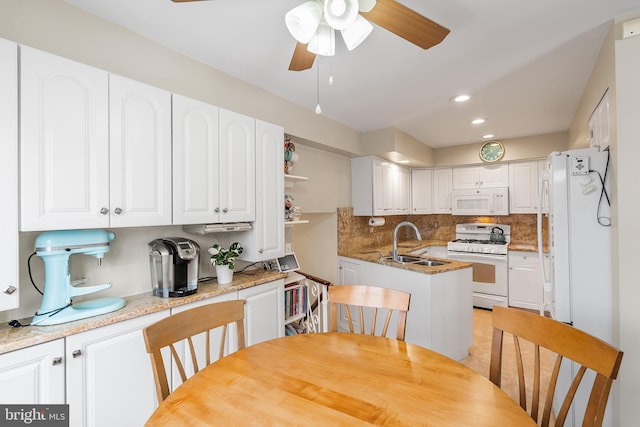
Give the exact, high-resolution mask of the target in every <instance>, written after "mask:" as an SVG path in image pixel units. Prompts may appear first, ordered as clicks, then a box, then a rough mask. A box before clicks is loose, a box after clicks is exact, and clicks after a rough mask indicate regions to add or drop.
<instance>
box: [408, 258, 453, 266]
mask: <svg viewBox="0 0 640 427" xmlns="http://www.w3.org/2000/svg"><path fill="white" fill-rule="evenodd" d="M410 264H413V265H424V266H427V267H437V266H438V265H445V264H449V263H448V262H447V261H435V260H432V259H424V260H421V261H415V262H412V263H410Z"/></svg>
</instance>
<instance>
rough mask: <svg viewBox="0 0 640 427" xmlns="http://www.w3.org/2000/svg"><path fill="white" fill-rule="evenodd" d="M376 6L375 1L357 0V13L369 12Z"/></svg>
mask: <svg viewBox="0 0 640 427" xmlns="http://www.w3.org/2000/svg"><path fill="white" fill-rule="evenodd" d="M375 5H376V0H358V11H360V12H364V13H367V12H371V9H373V8H374V7H375Z"/></svg>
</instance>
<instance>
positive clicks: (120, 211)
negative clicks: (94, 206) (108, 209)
mask: <svg viewBox="0 0 640 427" xmlns="http://www.w3.org/2000/svg"><path fill="white" fill-rule="evenodd" d="M113 212H115V214H116V215H120V214H121V213H122V209H120V208H116V209H115V210H114V211H113Z"/></svg>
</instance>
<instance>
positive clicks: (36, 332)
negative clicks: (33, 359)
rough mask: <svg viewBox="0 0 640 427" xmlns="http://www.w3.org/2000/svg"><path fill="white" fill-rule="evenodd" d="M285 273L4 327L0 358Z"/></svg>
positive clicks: (258, 273)
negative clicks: (46, 322)
mask: <svg viewBox="0 0 640 427" xmlns="http://www.w3.org/2000/svg"><path fill="white" fill-rule="evenodd" d="M285 277H286V274H285V273H281V272H279V271H274V270H249V271H244V272H242V273H235V274H234V275H233V282H231V283H230V284H228V285H224V286H221V285H218V282H217V281H216V280H215V279H212V280H209V281H205V282H200V283H198V292H196V293H195V294H193V295H189V296H186V297H183V298H160V297H156V296H153V295H152V293H151V291H149V292H145V293H142V294H137V295H131V296H128V297H124V299H125V301H126V305H125V306H124V307H123V308H121V309H120V310H117V311H114V312H111V313H107V314H102V315H99V316H94V317H89V318H86V319H81V320H76V321H73V322H67V323H61V324H59V325H50V326H25V327H17V328H14V327H12V326H9V325H8V324H7V323H4V324H2V325H1V326H0V354H2V353H8V352H10V351H14V350H19V349H21V348H25V347H30V346H32V345H36V344H41V343H44V342H47V341H53V340H55V339H58V338H64V337H66V336H69V335H74V334H77V333H79V332H84V331H88V330H90V329H96V328H99V327H102V326H106V325H110V324H113V323H117V322H122V321H125V320H129V319H133V318H136V317H140V316H144V315H146V314H151V313H156V312H159V311H163V310H167V309H170V308H173V307H178V306H181V305H184V304H189V303H191V302H195V301H200V300H203V299H207V298H212V297H215V296H218V295H223V294H226V293H229V292H235V291H238V290H240V289H246V288H250V287H253V286H256V285H261V284H263V283H267V282H272V281H274V280H278V279H283V278H285ZM30 321H31V318H26V319H20V322H21V323H23V324H29V322H30Z"/></svg>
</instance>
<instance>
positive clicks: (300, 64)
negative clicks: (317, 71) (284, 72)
mask: <svg viewBox="0 0 640 427" xmlns="http://www.w3.org/2000/svg"><path fill="white" fill-rule="evenodd" d="M315 59H316V54H315V53H312V52H309V51H308V50H307V45H306V44H304V43H300V42H297V43H296V49H295V50H294V51H293V57H292V58H291V63H290V64H289V71H303V70H308V69H309V68H311V67H312V66H313V61H315Z"/></svg>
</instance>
